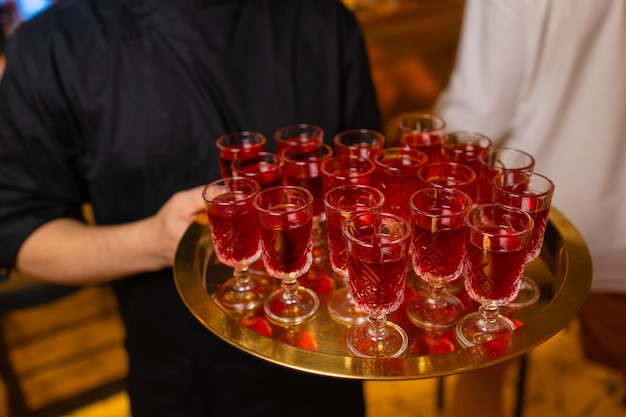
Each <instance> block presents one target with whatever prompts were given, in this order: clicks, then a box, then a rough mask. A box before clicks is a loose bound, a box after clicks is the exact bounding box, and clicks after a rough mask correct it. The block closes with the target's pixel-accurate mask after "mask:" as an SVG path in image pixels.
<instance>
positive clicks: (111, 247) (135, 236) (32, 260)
mask: <svg viewBox="0 0 626 417" xmlns="http://www.w3.org/2000/svg"><path fill="white" fill-rule="evenodd" d="M149 222H150V220H149V219H146V220H142V221H138V222H133V223H128V224H124V225H116V226H89V225H85V224H84V223H81V222H78V221H76V220H72V219H58V220H54V221H52V222H50V223H48V224H45V225H43V226H42V227H40V228H39V229H37V230H36V231H35V232H34V233H33V234H32V235H31V236H30V237H29V238H28V239H27V240H26V241H25V242H24V244H23V245H22V247H21V248H20V251H19V253H18V257H17V262H16V267H17V269H18V270H19V271H20V272H22V273H23V274H27V275H29V276H32V277H34V278H37V279H40V280H42V281H47V282H56V283H61V284H70V285H85V284H94V283H100V282H106V281H112V280H115V279H119V278H123V277H126V276H129V275H133V274H136V273H140V272H146V271H154V270H158V269H162V268H164V267H166V266H168V265H167V264H168V261H167V260H166V259H165V258H164V257H163V255H162V254H160V253H159V250H158V245H156V244H155V243H156V236H155V234H152V231H151V227H150V224H149Z"/></svg>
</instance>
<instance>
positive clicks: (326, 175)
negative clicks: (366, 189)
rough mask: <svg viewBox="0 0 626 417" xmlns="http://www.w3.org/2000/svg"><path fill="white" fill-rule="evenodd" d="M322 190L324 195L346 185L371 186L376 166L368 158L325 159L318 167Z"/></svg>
mask: <svg viewBox="0 0 626 417" xmlns="http://www.w3.org/2000/svg"><path fill="white" fill-rule="evenodd" d="M320 171H321V173H322V190H323V192H324V194H326V193H327V192H328V191H329V190H330V189H332V188H335V187H339V186H341V185H347V184H362V185H372V183H373V182H374V173H375V172H376V165H374V162H372V160H371V159H369V158H362V157H360V156H354V155H350V156H344V157H334V158H329V159H326V160H325V161H323V162H322V164H321V165H320Z"/></svg>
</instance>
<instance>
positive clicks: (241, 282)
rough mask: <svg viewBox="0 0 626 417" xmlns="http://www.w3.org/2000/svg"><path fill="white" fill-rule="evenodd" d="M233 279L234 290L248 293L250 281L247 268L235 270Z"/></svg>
mask: <svg viewBox="0 0 626 417" xmlns="http://www.w3.org/2000/svg"><path fill="white" fill-rule="evenodd" d="M233 276H234V277H235V290H237V291H241V292H243V291H250V289H251V285H250V283H251V281H250V274H249V268H248V267H247V266H244V267H241V268H235V272H234V273H233Z"/></svg>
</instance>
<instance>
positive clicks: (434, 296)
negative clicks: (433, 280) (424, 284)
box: [428, 284, 446, 306]
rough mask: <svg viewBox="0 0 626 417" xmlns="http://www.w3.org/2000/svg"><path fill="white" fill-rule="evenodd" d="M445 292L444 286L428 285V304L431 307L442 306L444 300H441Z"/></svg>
mask: <svg viewBox="0 0 626 417" xmlns="http://www.w3.org/2000/svg"><path fill="white" fill-rule="evenodd" d="M445 290H446V287H445V285H442V284H430V297H429V298H430V299H429V300H428V302H429V303H430V304H432V305H436V306H439V305H444V304H445V300H444V298H443V294H444V292H445Z"/></svg>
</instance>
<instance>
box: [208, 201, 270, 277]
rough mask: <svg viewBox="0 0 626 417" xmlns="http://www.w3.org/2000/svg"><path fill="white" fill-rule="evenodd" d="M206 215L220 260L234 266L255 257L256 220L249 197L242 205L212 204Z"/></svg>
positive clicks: (256, 245)
mask: <svg viewBox="0 0 626 417" xmlns="http://www.w3.org/2000/svg"><path fill="white" fill-rule="evenodd" d="M231 199H232V196H231V197H228V196H226V195H224V196H220V197H218V198H216V199H215V201H217V202H219V201H220V200H231ZM207 215H208V219H209V223H210V225H211V235H212V237H213V243H214V245H215V252H216V255H217V257H218V259H219V260H220V262H222V263H224V264H226V265H228V266H231V267H233V266H235V264H237V263H240V262H243V261H246V262H248V260H250V259H254V258H256V257H258V251H259V250H260V247H259V221H258V217H257V213H256V210H255V209H254V207H253V206H252V200H250V204H248V205H246V206H245V207H241V206H221V205H219V204H218V205H212V206H211V207H210V208H209V209H207Z"/></svg>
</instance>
